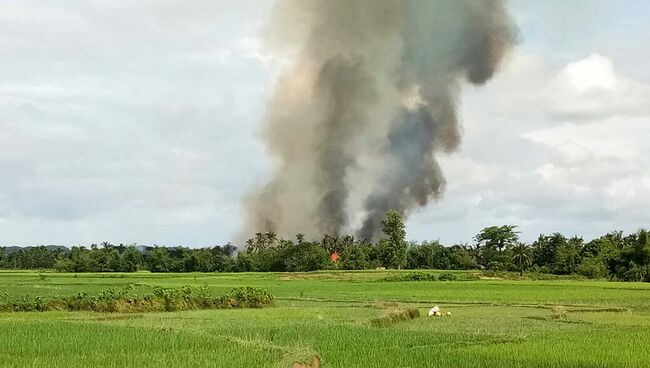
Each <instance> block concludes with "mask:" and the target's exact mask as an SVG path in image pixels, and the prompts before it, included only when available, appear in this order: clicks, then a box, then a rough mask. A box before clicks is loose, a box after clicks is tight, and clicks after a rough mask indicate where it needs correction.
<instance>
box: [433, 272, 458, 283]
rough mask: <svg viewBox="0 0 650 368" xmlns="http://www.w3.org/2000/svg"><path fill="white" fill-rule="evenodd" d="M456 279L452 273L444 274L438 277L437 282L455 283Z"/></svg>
mask: <svg viewBox="0 0 650 368" xmlns="http://www.w3.org/2000/svg"><path fill="white" fill-rule="evenodd" d="M456 279H457V277H456V275H454V274H453V273H449V272H445V273H441V274H440V276H438V281H456Z"/></svg>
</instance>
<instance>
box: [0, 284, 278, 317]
mask: <svg viewBox="0 0 650 368" xmlns="http://www.w3.org/2000/svg"><path fill="white" fill-rule="evenodd" d="M131 290H132V288H130V287H125V288H122V289H119V290H116V289H107V290H103V291H101V292H100V293H98V294H97V295H94V296H90V295H88V293H86V292H81V293H77V294H76V295H73V296H70V297H63V298H59V299H51V300H47V301H46V300H44V299H43V298H42V297H40V296H36V297H34V298H32V297H31V296H30V295H25V296H23V297H21V298H19V299H17V300H10V298H9V296H8V295H7V294H5V299H8V300H6V301H5V303H4V304H0V311H11V312H30V311H39V312H44V311H62V310H67V311H95V312H122V313H126V312H149V311H167V312H172V311H179V310H193V309H222V308H261V307H264V306H268V305H271V304H272V303H273V296H271V294H269V293H268V292H267V291H266V290H263V289H259V288H254V287H250V286H247V287H237V288H233V289H231V290H230V291H228V292H227V293H226V294H224V295H222V296H219V297H212V296H210V294H209V292H208V287H207V286H200V287H196V286H183V287H180V288H176V289H172V288H163V287H159V286H156V287H154V288H153V292H152V293H151V294H145V295H130V292H131Z"/></svg>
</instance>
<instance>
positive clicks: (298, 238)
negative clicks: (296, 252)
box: [296, 233, 305, 244]
mask: <svg viewBox="0 0 650 368" xmlns="http://www.w3.org/2000/svg"><path fill="white" fill-rule="evenodd" d="M296 241H297V242H298V244H300V243H302V242H304V241H305V234H303V233H298V234H296Z"/></svg>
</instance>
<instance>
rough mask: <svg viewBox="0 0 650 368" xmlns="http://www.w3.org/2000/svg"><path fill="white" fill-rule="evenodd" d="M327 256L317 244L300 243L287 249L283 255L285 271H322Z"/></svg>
mask: <svg viewBox="0 0 650 368" xmlns="http://www.w3.org/2000/svg"><path fill="white" fill-rule="evenodd" d="M328 256H329V254H328V253H327V251H325V249H323V247H321V246H320V245H319V244H317V243H305V242H303V243H300V244H298V245H294V246H291V247H287V248H286V250H285V251H284V254H283V257H282V258H283V260H284V265H285V268H286V271H289V272H306V271H315V270H322V269H324V268H325V265H326V264H327V262H328V259H329V258H328Z"/></svg>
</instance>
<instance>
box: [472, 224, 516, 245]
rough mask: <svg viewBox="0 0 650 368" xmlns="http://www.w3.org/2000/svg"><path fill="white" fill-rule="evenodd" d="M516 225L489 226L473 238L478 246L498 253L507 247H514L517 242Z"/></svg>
mask: <svg viewBox="0 0 650 368" xmlns="http://www.w3.org/2000/svg"><path fill="white" fill-rule="evenodd" d="M516 228H517V225H503V226H489V227H486V228H484V229H483V230H481V232H480V233H478V234H476V236H474V240H476V242H477V243H478V244H479V245H482V246H483V247H485V248H488V249H496V250H498V251H499V252H501V251H503V250H504V249H505V248H507V247H511V246H514V245H515V244H516V243H517V241H518V240H519V231H516V230H515V229H516Z"/></svg>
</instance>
